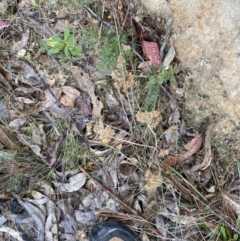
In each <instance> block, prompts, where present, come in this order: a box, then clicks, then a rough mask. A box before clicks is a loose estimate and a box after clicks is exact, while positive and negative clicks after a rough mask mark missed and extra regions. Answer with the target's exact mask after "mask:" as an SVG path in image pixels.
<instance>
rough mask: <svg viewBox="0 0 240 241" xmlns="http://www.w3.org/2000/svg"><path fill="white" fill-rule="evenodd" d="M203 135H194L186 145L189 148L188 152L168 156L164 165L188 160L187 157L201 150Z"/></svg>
mask: <svg viewBox="0 0 240 241" xmlns="http://www.w3.org/2000/svg"><path fill="white" fill-rule="evenodd" d="M202 141H203V137H202V135H201V134H200V135H197V136H196V137H194V138H193V139H192V140H191V141H189V142H188V143H187V144H186V145H185V147H186V148H187V150H188V151H187V152H185V153H184V154H177V155H172V156H170V157H168V158H167V159H166V160H165V161H164V167H166V166H170V167H172V166H174V165H176V164H179V163H180V162H182V161H184V160H186V159H187V158H189V157H191V156H192V155H193V154H195V153H196V152H197V151H199V149H200V147H201V145H202Z"/></svg>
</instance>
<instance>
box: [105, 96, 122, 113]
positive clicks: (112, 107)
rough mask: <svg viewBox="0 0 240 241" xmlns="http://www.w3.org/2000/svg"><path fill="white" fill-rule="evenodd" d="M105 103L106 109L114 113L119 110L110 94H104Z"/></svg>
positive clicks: (117, 104) (116, 102) (115, 100)
mask: <svg viewBox="0 0 240 241" xmlns="http://www.w3.org/2000/svg"><path fill="white" fill-rule="evenodd" d="M105 101H106V105H107V107H108V108H109V109H110V110H112V111H113V112H116V111H118V110H119V108H120V105H119V102H118V100H117V99H116V98H115V97H114V95H113V94H112V93H110V92H107V93H106V94H105Z"/></svg>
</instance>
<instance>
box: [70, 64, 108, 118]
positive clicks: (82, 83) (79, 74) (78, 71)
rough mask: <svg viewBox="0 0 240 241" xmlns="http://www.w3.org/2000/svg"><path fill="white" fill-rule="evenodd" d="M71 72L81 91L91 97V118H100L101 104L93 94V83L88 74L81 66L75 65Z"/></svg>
mask: <svg viewBox="0 0 240 241" xmlns="http://www.w3.org/2000/svg"><path fill="white" fill-rule="evenodd" d="M72 74H73V78H74V79H75V80H76V81H77V83H78V85H79V88H80V89H81V91H83V92H85V93H86V94H88V96H89V97H90V98H91V102H92V105H93V109H92V116H93V119H101V117H102V114H101V112H102V109H103V104H102V102H101V101H100V100H98V97H97V96H96V95H95V85H94V83H93V82H92V80H91V78H90V76H89V75H88V74H87V73H86V72H85V71H84V70H83V69H82V68H81V67H76V66H72Z"/></svg>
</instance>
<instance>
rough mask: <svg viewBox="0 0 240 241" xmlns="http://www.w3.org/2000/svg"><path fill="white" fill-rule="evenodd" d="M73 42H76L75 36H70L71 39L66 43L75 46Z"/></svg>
mask: <svg viewBox="0 0 240 241" xmlns="http://www.w3.org/2000/svg"><path fill="white" fill-rule="evenodd" d="M73 41H74V36H73V34H70V36H69V38H68V39H67V40H66V42H67V43H68V44H69V45H73Z"/></svg>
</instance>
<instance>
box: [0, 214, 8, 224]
mask: <svg viewBox="0 0 240 241" xmlns="http://www.w3.org/2000/svg"><path fill="white" fill-rule="evenodd" d="M6 222H7V219H6V218H5V217H4V216H3V215H2V216H0V226H2V225H3V224H4V223H6Z"/></svg>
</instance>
